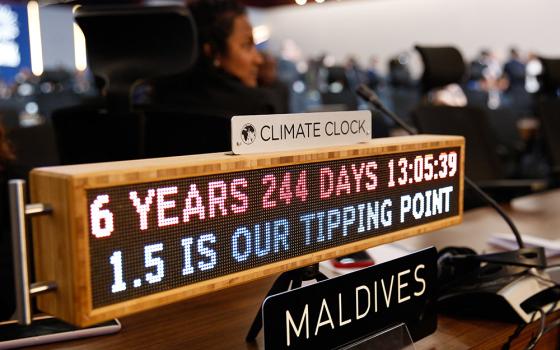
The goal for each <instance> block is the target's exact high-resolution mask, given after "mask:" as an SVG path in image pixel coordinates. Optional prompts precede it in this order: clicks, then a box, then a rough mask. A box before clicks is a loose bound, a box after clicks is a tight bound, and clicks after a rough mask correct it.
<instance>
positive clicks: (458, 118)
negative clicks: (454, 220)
mask: <svg viewBox="0 0 560 350" xmlns="http://www.w3.org/2000/svg"><path fill="white" fill-rule="evenodd" d="M413 119H414V122H415V124H416V127H417V128H418V130H419V131H420V132H421V133H429V134H446V135H462V136H464V137H465V140H466V156H465V174H466V175H467V176H468V177H470V178H471V179H472V180H473V181H475V182H476V183H477V184H479V185H480V186H481V187H482V188H483V189H484V190H486V191H488V192H489V193H490V195H491V196H492V197H493V198H494V199H496V200H498V201H508V200H510V199H512V198H515V197H518V196H522V195H526V194H529V193H532V192H535V191H538V190H542V189H544V188H546V187H547V185H548V184H547V182H546V181H544V180H534V179H513V178H511V177H510V174H508V173H507V172H506V169H505V167H504V164H503V162H502V160H501V159H500V157H499V156H498V152H497V151H498V143H497V142H496V139H495V136H494V135H493V134H492V133H491V128H490V124H489V122H488V118H487V116H486V114H485V112H484V111H483V110H481V109H478V108H475V107H449V106H428V105H426V106H420V107H418V108H416V109H415V110H414V112H413ZM481 204H482V202H480V201H479V200H478V199H477V198H476V197H475V196H473V195H472V194H469V193H466V194H465V206H466V207H475V206H478V205H481Z"/></svg>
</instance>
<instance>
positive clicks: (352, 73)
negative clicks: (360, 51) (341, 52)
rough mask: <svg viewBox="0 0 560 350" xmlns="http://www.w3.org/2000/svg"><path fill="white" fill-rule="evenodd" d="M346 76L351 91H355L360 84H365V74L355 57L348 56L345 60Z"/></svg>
mask: <svg viewBox="0 0 560 350" xmlns="http://www.w3.org/2000/svg"><path fill="white" fill-rule="evenodd" d="M346 76H347V77H348V84H349V86H350V89H351V90H352V91H356V89H357V88H358V86H360V84H365V83H367V73H366V71H365V70H364V69H362V67H361V66H360V63H359V62H358V59H357V58H356V56H353V55H352V56H349V57H348V59H347V60H346Z"/></svg>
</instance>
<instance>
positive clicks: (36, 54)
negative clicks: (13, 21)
mask: <svg viewBox="0 0 560 350" xmlns="http://www.w3.org/2000/svg"><path fill="white" fill-rule="evenodd" d="M27 18H28V22H29V23H28V24H29V46H30V49H31V50H30V51H31V71H32V72H33V74H35V75H41V74H43V48H42V47H41V21H40V20H39V4H38V3H37V1H30V2H28V3H27Z"/></svg>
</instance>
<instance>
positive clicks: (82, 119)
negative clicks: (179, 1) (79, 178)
mask: <svg viewBox="0 0 560 350" xmlns="http://www.w3.org/2000/svg"><path fill="white" fill-rule="evenodd" d="M76 22H77V23H78V25H79V26H80V27H81V28H82V30H83V32H84V35H85V37H86V44H87V52H88V62H89V66H90V68H91V70H92V71H93V73H94V75H95V76H96V78H97V80H98V81H101V82H102V84H101V85H102V86H101V91H102V95H103V96H104V98H103V99H102V100H101V101H100V102H98V103H97V104H95V105H92V106H78V107H71V108H66V109H61V110H58V111H56V112H54V113H53V116H52V119H53V125H54V127H55V132H56V137H57V142H58V146H59V150H60V158H61V161H62V163H63V164H76V163H91V162H101V161H114V160H126V159H136V158H141V157H144V156H145V152H144V146H145V144H144V142H145V137H146V136H145V132H146V130H145V125H146V120H145V115H144V113H143V111H142V108H141V107H142V106H139V105H136V104H135V103H136V102H138V101H137V100H141V101H142V103H143V102H144V100H145V99H148V100H149V96H139V91H140V94H146V95H149V89H142V88H144V87H145V86H143V85H142V83H143V82H145V81H148V80H149V79H153V78H156V77H161V76H166V75H173V74H177V73H182V72H185V71H187V70H188V69H190V67H191V66H192V65H193V63H194V61H195V59H196V56H197V43H196V31H195V25H194V20H193V18H192V16H191V15H190V13H189V11H188V10H187V9H186V8H185V7H180V6H164V7H141V6H124V5H123V6H112V7H107V6H101V7H100V6H83V7H81V8H80V9H79V10H78V11H77V13H76ZM154 28H157V29H158V30H154ZM161 33H165V35H162V34H161Z"/></svg>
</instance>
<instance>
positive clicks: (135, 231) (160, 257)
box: [32, 136, 464, 325]
mask: <svg viewBox="0 0 560 350" xmlns="http://www.w3.org/2000/svg"><path fill="white" fill-rule="evenodd" d="M426 140H428V141H431V142H426ZM420 141H422V142H420ZM380 142H381V143H380V145H382V146H376V143H375V141H372V143H370V144H366V145H360V146H353V147H354V148H355V150H352V146H348V147H345V148H344V147H343V148H341V150H342V151H340V152H337V151H334V152H333V151H332V149H331V151H327V150H325V151H324V152H323V153H320V152H318V153H315V154H314V153H311V152H309V151H307V152H303V153H302V155H301V157H300V156H299V155H297V154H296V155H289V156H286V155H281V156H276V157H275V156H270V155H269V156H267V155H257V156H245V158H241V159H236V158H235V157H234V156H226V155H220V156H217V155H214V156H215V157H218V158H213V157H209V158H208V159H209V160H208V164H209V165H208V166H205V165H204V162H205V161H204V160H202V161H201V159H203V158H201V157H200V156H198V158H189V157H179V158H177V159H174V160H173V159H171V158H170V160H169V161H163V163H162V164H165V166H162V169H159V168H158V166H157V164H156V165H155V166H154V167H153V169H150V170H149V171H148V170H142V169H141V170H138V169H133V168H130V169H129V168H125V167H122V164H121V165H120V167H117V168H118V169H115V170H114V171H113V172H112V171H111V167H110V166H108V165H103V169H104V170H103V171H101V172H100V171H97V172H96V171H95V170H96V169H98V168H97V167H96V165H95V164H93V165H85V166H84V168H80V166H75V167H73V168H69V169H68V170H67V169H66V168H65V167H58V168H56V169H54V170H50V169H49V168H45V169H40V171H36V172H34V176H32V179H33V177H36V178H37V177H40V178H41V179H42V180H43V181H44V180H45V179H46V178H50V179H51V180H52V179H53V178H57V179H60V178H61V176H60V175H61V174H60V172H63V173H65V174H66V175H67V176H68V178H69V179H70V178H71V179H72V181H71V186H70V191H69V193H68V198H70V199H69V201H70V203H72V201H74V202H73V204H75V207H72V206H71V208H66V207H65V209H68V210H69V213H68V214H69V216H72V214H74V216H75V217H76V220H72V219H71V218H65V219H63V221H64V220H70V224H69V225H70V226H72V225H74V228H73V229H72V227H70V229H69V230H68V232H67V234H68V237H67V239H68V241H67V242H66V241H65V242H64V244H58V245H57V244H53V243H52V242H50V241H49V242H47V241H46V237H47V236H48V234H47V235H45V234H42V235H41V233H39V234H38V235H36V241H35V245H38V247H39V249H43V252H42V253H41V254H36V259H39V260H40V261H41V260H46V257H45V254H47V253H45V252H46V251H52V250H53V249H54V250H57V249H58V250H63V251H65V252H62V251H60V252H59V255H64V254H65V253H66V254H69V255H70V258H69V259H68V261H66V262H59V263H60V264H69V265H70V266H59V267H57V266H54V265H53V264H52V263H50V265H52V266H50V267H49V266H48V265H49V262H47V261H45V264H47V266H45V267H43V268H39V269H38V271H37V274H38V275H39V276H41V277H42V279H50V280H53V279H54V280H56V279H57V278H59V279H64V281H62V283H61V287H62V290H60V294H61V296H58V298H61V299H64V298H72V299H73V301H66V300H65V301H63V304H64V303H68V304H70V307H66V308H65V309H64V310H63V311H62V312H59V313H61V314H62V316H59V317H61V318H63V319H66V320H67V321H70V322H73V323H75V324H79V325H86V324H90V323H92V322H94V321H101V320H103V319H106V318H109V317H116V316H122V315H125V314H128V313H131V312H136V311H140V310H144V309H149V308H152V307H155V306H158V305H164V304H167V303H169V302H172V301H176V300H181V299H185V298H187V297H192V296H195V295H200V294H203V293H206V292H211V291H214V290H216V289H221V288H225V287H228V286H231V285H235V284H239V283H243V282H246V281H250V280H253V279H256V278H260V277H264V276H267V275H270V274H272V273H277V272H281V271H286V270H288V269H292V268H297V267H301V266H306V265H309V264H312V263H316V262H319V261H321V260H325V259H327V258H333V257H336V256H340V255H342V254H347V253H351V252H354V251H358V250H361V249H365V248H367V247H370V246H374V245H377V244H381V243H386V242H388V241H392V240H395V239H400V238H406V237H409V236H412V235H415V234H419V233H423V232H427V231H429V230H432V229H435V228H440V227H445V226H448V225H451V224H454V223H457V222H459V220H460V217H461V215H462V190H463V187H462V186H463V183H462V180H463V178H462V177H463V154H464V152H463V147H464V140H463V139H462V138H461V137H453V136H432V137H427V136H421V137H403V138H393V139H387V140H385V141H380ZM317 155H319V156H317ZM227 157H229V158H227ZM191 159H196V162H194V163H196V165H195V166H191V167H189V166H188V165H178V166H177V168H174V169H170V168H169V164H170V163H169V162H171V163H173V162H176V161H178V162H179V163H178V164H181V162H186V164H188V163H189V160H191ZM219 159H223V161H219ZM301 159H307V160H306V161H302V160H301ZM235 161H237V162H238V163H235ZM232 162H233V163H232ZM259 162H261V164H264V163H266V165H264V166H262V165H261V166H259ZM263 162H264V163H263ZM229 163H231V165H232V166H227V164H229ZM108 164H109V165H110V164H111V163H108ZM114 164H119V163H114ZM134 164H140V163H133V162H131V166H133V165H134ZM142 164H145V163H142ZM216 166H217V167H221V168H226V169H227V170H225V171H224V170H215V169H218V168H215V167H216ZM101 167H102V165H99V169H101ZM185 167H186V168H185ZM107 169H109V170H107ZM123 169H127V170H123ZM185 169H188V171H187V170H185ZM193 169H194V170H193ZM123 171H124V173H123ZM111 173H114V175H111ZM54 174H57V175H58V177H56V176H54ZM139 174H144V177H142V176H140V175H139ZM158 174H160V175H162V176H158ZM170 174H171V175H170ZM182 174H185V175H182ZM62 178H64V177H62ZM145 178H150V179H151V180H150V181H145V180H144V179H145ZM113 179H118V180H115V181H113ZM36 182H37V183H40V182H41V181H36ZM67 184H68V183H67V182H66V185H67ZM63 187H65V188H66V190H68V187H66V186H63ZM74 187H76V188H74ZM33 193H36V194H37V196H38V197H41V196H40V195H39V193H40V186H38V185H35V186H34V191H33ZM70 193H72V194H70ZM47 197H48V196H47ZM41 201H43V202H45V201H48V199H47V198H44V199H43V200H41ZM54 201H56V200H54ZM72 211H75V212H74V213H71V212H72ZM55 213H56V206H55ZM39 220H42V219H39ZM48 226H49V225H48V224H47V223H46V222H41V223H40V224H39V227H40V228H39V231H41V228H42V229H43V230H47V231H49V227H48ZM65 229H68V227H66V228H65ZM39 236H40V237H43V238H42V239H43V240H41V239H40V238H39ZM53 237H54V235H53ZM57 239H63V238H62V237H60V238H57ZM61 245H62V246H63V247H62V248H61ZM64 245H67V247H64ZM49 269H54V270H57V269H60V270H61V271H60V272H57V271H54V272H53V271H50V270H49ZM64 269H66V271H63V270H64ZM67 274H69V275H71V276H76V278H75V280H72V279H71V278H66V277H64V276H66V275H67ZM57 275H58V276H59V277H56V276H57ZM62 295H64V297H63V296H62ZM44 298H45V299H44V300H43V302H41V299H40V306H43V307H44V308H45V309H46V310H45V311H48V312H51V313H53V314H55V315H57V310H55V309H56V306H55V307H54V308H53V307H52V306H51V305H50V303H49V302H48V301H49V299H48V298H51V299H50V301H51V302H52V300H53V298H54V299H55V300H56V298H57V297H56V296H50V297H49V296H45V297H44ZM67 309H69V310H67ZM58 311H60V310H58Z"/></svg>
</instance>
